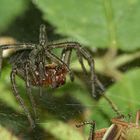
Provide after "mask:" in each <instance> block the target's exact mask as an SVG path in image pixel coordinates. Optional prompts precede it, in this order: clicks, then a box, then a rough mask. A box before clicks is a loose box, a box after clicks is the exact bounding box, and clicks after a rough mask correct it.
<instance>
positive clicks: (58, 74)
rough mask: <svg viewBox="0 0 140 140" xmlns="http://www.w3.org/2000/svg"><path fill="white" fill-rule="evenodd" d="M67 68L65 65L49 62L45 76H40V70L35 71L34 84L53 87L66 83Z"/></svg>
mask: <svg viewBox="0 0 140 140" xmlns="http://www.w3.org/2000/svg"><path fill="white" fill-rule="evenodd" d="M66 74H67V68H66V66H64V65H56V64H53V63H52V64H47V65H45V73H44V76H43V78H41V77H40V74H39V71H38V70H36V71H35V78H36V80H32V82H31V83H32V85H33V86H51V87H53V88H56V87H59V86H61V85H63V84H65V81H66Z"/></svg>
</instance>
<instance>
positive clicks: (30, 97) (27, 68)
mask: <svg viewBox="0 0 140 140" xmlns="http://www.w3.org/2000/svg"><path fill="white" fill-rule="evenodd" d="M30 71H31V70H30V64H29V62H27V63H26V65H25V77H26V80H25V83H26V90H27V94H28V96H29V99H30V102H31V106H32V109H33V112H34V117H35V119H36V118H37V112H36V104H35V100H34V98H33V95H32V91H31V85H30V81H29V72H30ZM31 74H32V75H33V72H32V71H31Z"/></svg>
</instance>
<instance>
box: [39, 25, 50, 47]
mask: <svg viewBox="0 0 140 140" xmlns="http://www.w3.org/2000/svg"><path fill="white" fill-rule="evenodd" d="M47 43H48V37H47V33H46V26H45V25H44V24H41V25H40V34H39V45H40V46H42V47H43V48H44V47H45V46H47Z"/></svg>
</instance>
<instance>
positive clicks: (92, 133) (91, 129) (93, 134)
mask: <svg viewBox="0 0 140 140" xmlns="http://www.w3.org/2000/svg"><path fill="white" fill-rule="evenodd" d="M88 124H89V125H91V128H90V133H89V138H88V140H94V137H95V126H96V123H95V121H90V122H88V121H85V122H82V123H80V124H76V127H77V128H79V127H82V126H84V125H88Z"/></svg>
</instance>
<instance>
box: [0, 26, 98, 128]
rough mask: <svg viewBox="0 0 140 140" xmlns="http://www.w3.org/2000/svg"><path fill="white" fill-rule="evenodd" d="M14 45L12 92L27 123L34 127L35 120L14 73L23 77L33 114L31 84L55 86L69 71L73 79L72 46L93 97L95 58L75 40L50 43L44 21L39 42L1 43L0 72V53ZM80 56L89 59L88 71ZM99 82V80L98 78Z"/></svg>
mask: <svg viewBox="0 0 140 140" xmlns="http://www.w3.org/2000/svg"><path fill="white" fill-rule="evenodd" d="M12 48H13V49H15V53H14V54H13V55H11V56H10V60H9V61H10V64H11V66H12V70H11V74H10V79H11V84H12V89H13V94H14V96H15V97H16V99H17V100H18V102H19V103H20V105H21V107H22V108H23V110H24V112H25V114H26V116H27V118H28V120H29V122H30V125H31V126H32V128H33V127H35V123H34V120H33V119H32V117H31V114H30V112H29V110H28V108H27V107H26V105H25V103H24V101H23V99H22V98H21V96H20V94H19V91H18V89H17V83H16V76H18V77H20V78H21V79H22V80H24V81H25V85H26V91H27V93H28V96H29V98H30V101H31V104H32V107H33V111H34V114H35V116H36V109H35V102H34V99H33V96H32V92H31V87H32V86H36V87H39V89H40V94H41V88H42V87H48V86H51V87H52V88H57V87H60V86H62V85H63V84H65V82H66V75H67V74H69V76H70V79H71V81H74V74H73V71H72V70H71V68H70V61H71V54H72V51H73V50H74V51H75V52H76V54H77V59H78V61H79V63H80V65H81V68H82V70H83V73H84V74H85V75H86V76H88V79H89V81H90V82H89V83H90V85H91V92H92V95H93V96H94V97H95V96H96V95H95V81H96V79H97V77H96V76H95V70H94V60H93V58H92V56H91V54H90V53H89V52H88V51H87V50H86V49H85V48H83V47H81V45H80V44H79V43H78V42H62V43H49V42H48V38H47V33H46V27H45V25H41V26H40V34H39V43H38V44H35V43H17V44H6V45H0V73H1V69H2V54H3V51H4V50H7V49H12ZM54 49H61V55H60V56H57V55H56V54H54V52H53V50H54ZM83 60H86V61H87V62H88V65H89V67H90V73H88V72H87V69H86V67H85V65H84V62H83ZM97 83H98V82H97Z"/></svg>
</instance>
